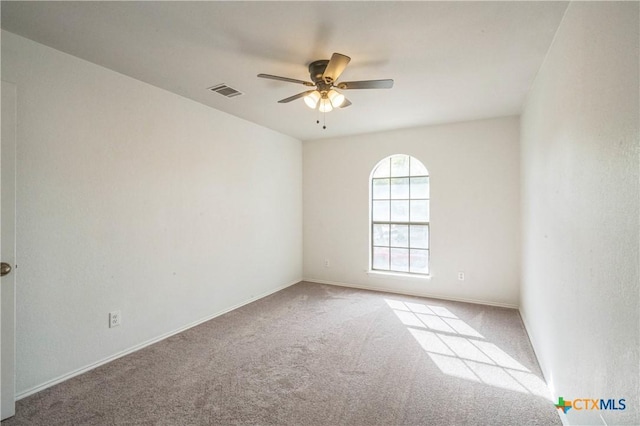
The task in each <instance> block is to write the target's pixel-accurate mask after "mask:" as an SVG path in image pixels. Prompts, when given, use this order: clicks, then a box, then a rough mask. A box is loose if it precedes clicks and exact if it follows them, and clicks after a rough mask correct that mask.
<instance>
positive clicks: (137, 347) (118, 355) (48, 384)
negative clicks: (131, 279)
mask: <svg viewBox="0 0 640 426" xmlns="http://www.w3.org/2000/svg"><path fill="white" fill-rule="evenodd" d="M300 281H302V280H296V281H295V282H292V283H289V284H286V285H283V286H280V287H277V288H274V289H272V290H269V291H267V292H265V293H262V294H260V295H258V296H254V297H251V298H249V299H247V300H245V301H243V302H240V303H238V304H236V305H234V306H231V307H230V308H227V309H224V310H222V311H219V312H216V313H215V314H212V315H209V316H207V317H205V318H201V319H199V320H196V321H194V322H192V323H189V324H187V325H185V326H184V327H180V328H178V329H176V330H173V331H170V332H168V333H165V334H162V335H160V336H158V337H154V338H153V339H150V340H147V341H145V342H142V343H140V344H138V345H135V346H132V347H130V348H129V349H125V350H123V351H120V352H118V353H116V354H113V355H111V356H108V357H106V358H104V359H101V360H100V361H96V362H94V363H92V364H89V365H86V366H84V367H82V368H79V369H77V370H74V371H72V372H69V373H66V374H63V375H62V376H59V377H56V378H55V379H52V380H49V381H46V382H44V383H42V384H40V385H37V386H34V387H32V388H30V389H27V390H26V391H23V392H20V393H19V394H16V401H18V400H20V399H22V398H25V397H27V396H29V395H33V394H34V393H38V392H40V391H43V390H45V389H47V388H50V387H51V386H54V385H57V384H58V383H62V382H64V381H65V380H69V379H71V378H73V377H75V376H78V375H80V374H82V373H86V372H87V371H91V370H93V369H94V368H97V367H100V366H101V365H104V364H106V363H108V362H111V361H114V360H116V359H118V358H122V357H123V356H125V355H129V354H130V353H133V352H136V351H139V350H140V349H142V348H145V347H147V346H149V345H153V344H154V343H157V342H159V341H161V340H164V339H166V338H168V337H171V336H173V335H175V334H178V333H181V332H183V331H185V330H188V329H190V328H193V327H195V326H197V325H199V324H202V323H203V322H207V321H209V320H212V319H214V318H216V317H219V316H220V315H224V314H226V313H227V312H231V311H233V310H234V309H238V308H240V307H242V306H244V305H247V304H249V303H251V302H255V301H256V300H259V299H262V298H263V297H267V296H269V295H271V294H273V293H277V292H278V291H280V290H284V289H285V288H287V287H291V286H292V285H294V284H297V283H299V282H300Z"/></svg>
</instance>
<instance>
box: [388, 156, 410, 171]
mask: <svg viewBox="0 0 640 426" xmlns="http://www.w3.org/2000/svg"><path fill="white" fill-rule="evenodd" d="M391 176H409V156H408V155H394V156H393V157H391Z"/></svg>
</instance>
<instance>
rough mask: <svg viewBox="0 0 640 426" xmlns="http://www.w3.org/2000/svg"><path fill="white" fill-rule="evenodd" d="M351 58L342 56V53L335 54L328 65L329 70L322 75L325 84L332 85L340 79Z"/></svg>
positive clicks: (326, 69)
mask: <svg viewBox="0 0 640 426" xmlns="http://www.w3.org/2000/svg"><path fill="white" fill-rule="evenodd" d="M350 60H351V58H350V57H348V56H345V55H342V54H340V53H334V54H333V55H331V60H330V61H329V63H328V64H327V68H325V70H324V73H323V74H322V79H323V80H324V82H325V83H327V84H331V83H333V82H334V81H336V80H337V79H338V77H340V74H342V71H344V69H345V68H346V67H347V65H348V64H349V61H350Z"/></svg>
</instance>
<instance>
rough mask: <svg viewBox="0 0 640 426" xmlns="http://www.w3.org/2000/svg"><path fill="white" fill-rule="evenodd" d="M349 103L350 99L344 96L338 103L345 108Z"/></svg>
mask: <svg viewBox="0 0 640 426" xmlns="http://www.w3.org/2000/svg"><path fill="white" fill-rule="evenodd" d="M349 105H351V101H350V100H349V99H347V98H344V101H342V105H340V108H346V107H348V106H349Z"/></svg>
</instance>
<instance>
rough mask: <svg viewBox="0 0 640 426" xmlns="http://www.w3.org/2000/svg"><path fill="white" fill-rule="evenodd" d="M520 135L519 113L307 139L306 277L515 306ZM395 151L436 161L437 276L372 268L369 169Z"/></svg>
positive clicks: (434, 269)
mask: <svg viewBox="0 0 640 426" xmlns="http://www.w3.org/2000/svg"><path fill="white" fill-rule="evenodd" d="M518 140H519V119H518V118H517V117H507V118H498V119H492V120H481V121H473V122H466V123H457V124H448V125H442V126H434V127H423V128H416V129H407V130H398V131H393V132H385V133H376V134H369V135H362V136H356V137H346V138H339V139H328V140H318V141H309V142H304V144H303V151H304V276H305V278H307V279H309V280H314V281H323V282H333V283H343V284H353V285H357V286H360V287H364V288H378V289H385V290H389V291H399V292H407V293H412V294H418V295H431V296H438V297H444V298H451V299H460V300H473V301H480V302H485V303H495V304H502V305H512V306H515V305H517V303H518V286H519V274H520V255H519V253H520V252H519V244H520V239H519V232H520V211H519V206H520V199H519V185H518V180H519V142H518ZM392 154H409V155H412V156H414V157H416V158H417V159H419V160H420V161H422V162H423V164H424V165H425V166H426V167H427V169H428V170H429V174H430V181H431V229H430V230H431V235H430V239H431V275H432V277H431V279H430V280H423V279H422V280H416V279H412V278H405V277H389V276H384V277H381V276H376V275H371V274H368V273H367V269H368V267H369V200H368V198H369V176H370V173H371V171H372V170H373V168H374V167H375V165H376V164H377V163H378V162H379V161H380V160H382V159H383V158H385V157H387V156H389V155H392ZM325 259H329V262H330V267H329V268H326V267H325V264H324V261H325ZM458 271H464V272H465V274H466V279H465V281H458V280H457V272H458Z"/></svg>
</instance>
